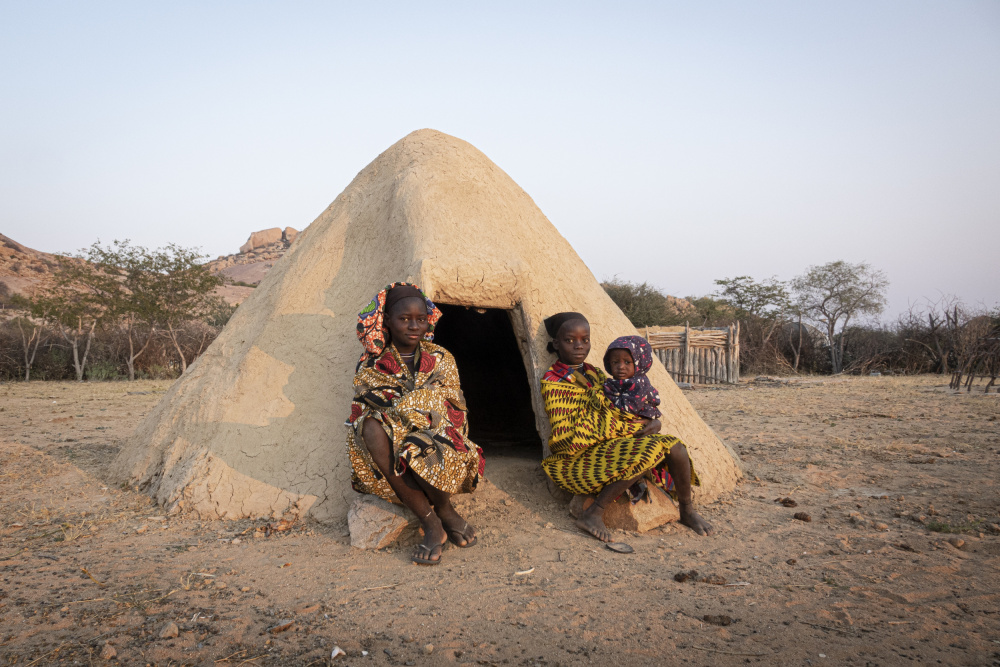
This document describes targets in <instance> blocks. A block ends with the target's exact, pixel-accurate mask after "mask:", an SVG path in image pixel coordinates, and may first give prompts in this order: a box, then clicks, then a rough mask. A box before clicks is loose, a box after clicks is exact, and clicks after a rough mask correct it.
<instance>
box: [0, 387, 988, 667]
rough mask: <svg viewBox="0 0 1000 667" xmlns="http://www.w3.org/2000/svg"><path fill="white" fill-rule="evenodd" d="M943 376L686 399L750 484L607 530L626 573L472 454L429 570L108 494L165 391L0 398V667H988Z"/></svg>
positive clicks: (963, 458) (396, 557) (959, 454)
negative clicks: (658, 522) (692, 507)
mask: <svg viewBox="0 0 1000 667" xmlns="http://www.w3.org/2000/svg"><path fill="white" fill-rule="evenodd" d="M945 384H946V383H945V381H944V380H943V379H942V378H939V377H919V378H906V379H896V378H888V377H886V378H854V379H846V380H827V381H825V382H799V383H793V384H778V383H774V384H772V383H764V382H761V383H745V384H741V385H740V386H738V387H731V388H719V389H710V388H699V389H695V390H692V391H689V392H687V395H688V397H689V398H690V400H691V401H692V403H693V404H694V406H695V407H696V408H697V409H698V411H699V412H700V413H701V414H702V415H703V417H704V418H705V420H706V421H707V422H708V423H709V424H710V425H711V426H712V427H713V428H714V429H716V431H718V433H719V434H720V435H721V436H722V437H723V438H725V439H726V440H727V442H729V443H730V444H731V445H733V447H734V448H735V449H736V450H737V451H739V453H740V454H741V456H742V457H743V460H744V463H745V465H746V467H747V473H748V475H747V478H746V481H744V482H743V483H742V484H741V485H740V486H739V488H738V489H737V490H736V492H735V493H733V494H732V495H731V496H730V497H728V498H727V499H725V500H723V501H721V502H718V503H714V504H712V505H709V506H706V507H704V508H702V509H703V512H704V514H705V516H706V517H707V518H708V519H709V520H710V521H711V522H712V523H713V524H714V525H715V526H716V528H717V533H716V535H715V536H713V537H709V538H699V537H697V536H695V535H694V534H693V533H691V532H690V531H688V530H687V529H686V528H684V527H682V526H676V525H670V526H667V527H665V528H661V529H656V530H654V531H652V532H649V533H646V534H643V535H632V534H619V537H618V539H620V540H622V541H625V542H628V543H629V544H631V545H632V546H633V547H634V548H635V553H634V554H631V555H622V554H616V553H613V552H611V551H608V550H606V549H605V548H604V547H603V545H602V544H600V543H598V542H597V541H595V540H593V539H591V538H589V537H586V536H583V535H581V534H578V533H577V532H576V531H575V530H574V527H573V524H572V520H571V519H570V518H569V517H568V515H567V513H566V511H565V507H564V506H562V505H560V504H559V503H557V502H556V501H554V500H553V499H551V498H550V497H549V495H548V493H547V492H546V490H545V485H544V483H543V478H542V475H541V472H540V469H539V468H538V465H537V460H538V453H537V452H530V451H528V452H525V451H517V450H500V451H493V452H488V456H489V459H488V463H487V476H488V477H489V483H487V484H484V486H483V487H482V488H481V489H480V490H479V491H477V493H476V494H475V495H473V496H467V497H465V498H464V499H463V501H462V503H461V505H460V508H461V509H462V511H463V512H465V513H466V514H467V516H468V518H469V519H470V521H471V522H472V523H474V524H475V525H476V526H477V527H478V529H479V533H480V540H479V544H478V545H477V546H475V547H474V548H471V549H458V548H455V547H448V548H446V550H445V552H444V562H443V564H442V565H440V566H438V567H433V568H427V567H419V566H416V565H412V564H411V563H410V562H409V559H408V554H409V551H410V549H409V547H408V546H406V545H401V546H397V547H394V548H390V549H387V550H384V551H381V552H364V551H359V550H357V549H354V548H352V547H351V546H350V545H349V538H348V536H347V535H346V531H345V528H344V527H343V526H324V525H319V524H315V523H309V522H305V523H303V524H301V525H300V524H295V525H292V526H291V527H290V528H289V529H288V530H284V531H277V530H272V528H283V527H285V526H282V525H278V524H275V525H273V526H271V527H270V528H269V527H268V524H267V522H264V521H257V522H254V521H239V522H220V521H199V520H197V519H195V518H192V517H186V516H169V517H168V516H164V514H163V513H162V511H161V510H160V509H159V508H157V507H156V506H154V505H152V504H151V503H150V501H149V499H148V498H147V497H145V496H144V495H142V494H140V493H136V492H134V491H132V490H129V489H120V488H113V487H112V486H111V485H109V484H108V483H107V481H106V480H104V479H103V471H104V470H105V468H106V467H107V464H108V462H109V461H110V460H111V459H112V458H113V456H114V454H115V452H116V451H117V442H118V440H119V439H120V438H121V437H122V436H124V435H125V434H126V433H128V432H129V430H130V429H132V428H134V426H135V425H136V423H137V422H138V420H139V419H140V418H141V417H142V415H143V414H144V413H146V412H147V411H148V410H150V409H151V408H152V406H153V405H154V404H155V403H156V401H157V400H158V399H159V397H160V396H161V395H162V393H163V391H164V390H165V389H166V384H165V383H155V382H136V383H130V384H128V383H107V384H83V385H77V384H73V383H41V382H32V383H30V384H24V383H16V384H5V385H0V665H48V664H83V665H90V664H128V665H146V664H150V665H279V664H280V665H325V664H331V661H330V655H331V651H332V650H333V648H334V646H339V647H341V648H342V649H343V650H344V651H345V652H346V656H341V657H338V658H337V659H336V661H335V664H338V665H358V666H364V665H433V664H481V665H501V664H502V665H577V664H611V663H614V664H618V665H653V664H697V665H728V664H745V663H751V664H754V663H757V664H768V665H786V664H787V665H810V664H811V665H824V664H829V665H835V664H837V665H839V664H850V665H895V664H908V663H916V664H947V665H984V664H985V665H989V664H994V665H996V664H1000V613H998V612H1000V594H998V587H1000V535H998V534H997V533H1000V527H997V526H996V524H997V523H1000V516H998V514H1000V496H998V491H997V479H998V473H1000V466H998V459H1000V456H998V454H1000V422H998V421H997V416H998V413H1000V397H998V396H997V395H995V394H994V395H989V396H984V395H982V394H978V393H976V394H971V395H969V394H964V393H963V394H960V395H956V394H953V393H951V392H949V391H948V390H947V389H946V387H945ZM330 446H331V448H332V449H333V450H334V451H335V452H338V453H339V452H340V451H341V448H342V447H343V445H342V444H341V443H340V441H339V439H338V441H337V442H332V443H331V445H330ZM788 497H790V498H792V499H793V500H794V501H795V502H796V503H797V506H796V507H785V506H784V505H782V504H780V503H777V502H775V499H777V498H788ZM797 512H804V513H807V514H809V515H810V518H811V521H809V522H804V521H800V520H796V519H794V518H793V515H794V514H795V513H797ZM415 539H416V537H415V536H410V538H409V543H412V542H413V541H414V540H415ZM949 539H953V540H954V543H955V544H958V545H960V546H958V547H956V546H953V544H952V543H950V542H949ZM692 569H693V570H697V572H698V573H699V574H698V576H696V577H693V578H692V579H689V580H688V581H685V582H683V583H681V582H678V581H675V578H674V577H675V575H676V574H677V573H680V572H684V571H689V570H692ZM707 575H709V576H707ZM703 578H707V579H709V580H715V581H717V582H720V583H715V584H713V583H705V582H702V581H698V579H703ZM723 581H724V582H725V585H722V584H721V582H723ZM706 617H707V618H708V621H706ZM169 623H174V624H176V626H177V632H178V635H177V636H176V637H166V638H161V637H160V634H161V631H162V630H163V628H164V627H165V626H167V625H168V624H169ZM727 623H728V625H727ZM168 634H172V633H168ZM102 653H103V655H104V656H109V655H111V654H112V653H114V654H115V656H114V657H113V658H111V659H110V660H106V659H105V658H104V657H101V656H102Z"/></svg>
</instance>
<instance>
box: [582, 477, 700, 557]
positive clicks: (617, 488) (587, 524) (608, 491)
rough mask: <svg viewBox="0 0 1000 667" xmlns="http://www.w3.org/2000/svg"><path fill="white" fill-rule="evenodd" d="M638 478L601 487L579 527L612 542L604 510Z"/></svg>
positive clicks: (584, 512)
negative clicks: (605, 521) (605, 522)
mask: <svg viewBox="0 0 1000 667" xmlns="http://www.w3.org/2000/svg"><path fill="white" fill-rule="evenodd" d="M689 477H690V475H689ZM638 479H639V477H635V478H633V479H623V480H619V481H617V482H612V483H611V484H608V485H607V486H606V487H604V488H603V489H601V492H600V493H598V494H597V498H596V499H595V500H594V502H593V503H592V504H591V505H590V507H588V508H587V509H585V510H584V511H583V514H581V515H580V518H579V519H577V520H576V525H577V527H578V528H582V529H583V530H585V531H587V532H588V533H590V534H591V535H593V536H594V537H596V538H597V539H599V540H601V541H602V542H610V541H611V531H610V530H608V527H607V526H605V525H604V510H605V508H607V506H608V505H610V504H611V503H613V502H615V500H617V499H618V496H620V495H621V494H623V493H625V489H627V488H628V487H630V486H632V485H633V484H635V482H636V480H638Z"/></svg>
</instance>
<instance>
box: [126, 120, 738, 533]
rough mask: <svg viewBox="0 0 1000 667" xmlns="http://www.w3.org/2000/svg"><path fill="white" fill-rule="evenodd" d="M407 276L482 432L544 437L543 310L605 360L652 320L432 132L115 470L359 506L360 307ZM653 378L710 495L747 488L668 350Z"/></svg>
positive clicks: (229, 337)
mask: <svg viewBox="0 0 1000 667" xmlns="http://www.w3.org/2000/svg"><path fill="white" fill-rule="evenodd" d="M395 280H409V281H413V282H416V283H418V284H419V285H420V286H421V287H423V289H424V290H425V291H426V292H427V294H428V296H430V297H431V298H432V299H433V300H434V301H435V302H436V303H438V304H440V305H441V306H442V310H443V311H444V317H443V318H442V320H441V323H440V325H439V329H438V332H437V340H436V342H439V343H441V344H443V345H444V346H445V347H447V348H449V349H450V350H451V351H452V352H453V353H454V354H455V356H456V361H457V362H458V366H459V371H460V373H461V374H462V385H463V388H464V391H465V393H466V397H467V400H468V403H469V407H470V425H471V426H472V428H473V429H474V430H473V433H472V436H473V437H474V438H475V437H476V436H477V434H476V430H475V429H479V432H480V434H485V433H488V432H490V431H503V432H506V433H507V434H508V435H509V434H523V433H526V432H530V433H531V434H533V435H534V436H535V437H537V438H540V440H539V441H538V443H539V444H538V446H539V447H544V444H543V443H544V442H545V441H546V439H547V436H548V422H547V420H546V417H545V413H544V411H543V409H542V404H541V397H540V394H539V379H540V378H541V375H542V373H543V372H544V371H545V369H547V368H548V366H549V365H550V363H551V362H552V361H553V357H552V355H551V354H549V353H548V352H546V349H545V347H546V342H547V341H548V338H547V336H546V335H545V330H544V326H543V324H542V320H543V318H545V317H547V316H548V315H550V314H552V313H554V312H557V311H562V310H580V311H583V312H584V313H585V314H586V315H587V317H588V318H590V321H591V324H592V332H593V350H594V351H593V352H592V353H591V358H590V360H591V361H592V362H596V363H600V357H601V355H602V352H603V350H604V349H605V348H606V346H607V345H608V344H609V343H610V342H611V340H612V339H614V338H615V337H616V336H620V335H625V334H632V333H635V329H634V328H633V327H632V325H631V324H630V323H629V321H628V319H627V318H626V317H625V316H624V315H623V314H622V312H621V311H620V310H619V309H618V308H617V307H616V306H615V304H614V303H613V302H612V301H611V299H610V298H609V297H608V296H607V295H606V294H605V292H604V290H603V289H602V288H601V286H600V284H599V283H598V281H597V280H596V279H595V278H594V276H593V275H592V274H591V273H590V271H589V270H588V269H587V267H586V266H585V265H584V263H583V261H582V260H581V259H580V258H579V257H578V256H577V254H576V252H574V251H573V248H572V247H570V245H569V243H568V242H567V241H566V240H565V239H564V238H563V237H562V236H561V235H560V234H559V232H558V231H556V229H555V227H553V225H552V224H551V223H550V222H549V221H548V220H547V219H546V218H545V216H544V215H543V214H542V212H541V211H540V210H539V209H538V207H537V206H536V205H535V203H534V202H533V201H532V199H531V197H529V196H528V194H527V193H525V192H524V190H522V189H521V188H520V187H518V185H517V184H516V183H515V182H514V181H513V180H512V179H511V178H510V177H509V176H508V175H507V174H506V173H504V172H503V171H502V170H501V169H500V168H499V167H497V166H496V165H495V164H493V162H491V161H490V160H489V159H488V158H487V157H486V156H485V155H483V154H482V153H481V152H480V151H478V150H477V149H476V148H474V147H473V146H472V145H470V144H468V143H466V142H464V141H461V140H460V139H456V138H455V137H451V136H448V135H446V134H442V133H440V132H436V131H433V130H420V131H417V132H414V133H412V134H410V135H408V136H406V137H404V138H403V139H402V140H400V141H399V142H397V143H396V144H394V145H393V146H391V147H390V148H389V149H388V150H386V151H385V152H384V153H382V154H381V155H379V156H378V157H377V158H376V159H375V160H374V161H373V162H372V163H371V164H369V165H368V166H367V167H365V169H364V170H362V171H361V173H359V174H358V175H357V177H355V179H354V180H353V181H352V182H351V184H350V185H348V186H347V189H345V190H344V191H343V192H342V193H341V194H340V196H339V197H337V199H336V200H335V201H334V202H333V203H332V204H331V205H330V206H329V207H328V208H327V209H326V210H325V211H324V212H323V213H322V214H321V215H320V216H319V217H318V218H317V219H316V220H315V221H314V222H313V223H312V224H311V225H310V226H309V227H308V228H307V229H306V230H305V231H304V232H302V233H301V234H300V235H299V238H298V239H297V241H296V243H295V244H294V245H292V247H291V248H290V249H289V251H288V252H287V253H286V254H285V255H284V257H282V258H281V259H280V260H279V261H278V262H277V263H276V264H275V266H274V268H273V269H272V270H271V271H270V272H269V273H268V274H267V276H266V277H265V278H264V280H263V281H262V282H261V283H260V285H259V286H258V287H257V289H256V290H254V293H253V294H252V295H251V296H250V297H249V298H248V299H247V300H246V301H245V302H244V303H243V304H242V305H241V306H240V308H239V310H237V312H236V314H235V315H234V316H233V318H232V320H231V321H230V322H229V324H228V325H227V327H226V328H225V330H224V331H223V332H222V334H221V335H220V336H219V337H218V339H216V341H215V342H214V343H213V344H212V345H211V347H209V349H208V350H207V351H206V352H205V353H204V354H203V355H202V356H201V358H200V359H198V361H197V362H196V363H195V364H193V365H192V366H191V367H190V368H189V369H188V371H187V372H186V373H185V374H184V376H183V377H181V378H180V379H179V380H178V381H177V382H176V383H174V385H173V386H172V387H171V388H170V389H169V390H168V391H167V393H166V395H165V396H164V397H163V399H162V400H161V401H160V403H159V404H158V405H157V406H156V408H155V409H154V410H153V411H152V412H151V413H150V414H149V415H148V416H147V417H146V419H145V420H144V421H143V422H142V424H141V425H140V426H139V428H138V429H137V430H136V431H135V433H134V434H133V435H132V436H131V437H130V438H129V439H128V440H127V441H126V443H125V445H124V447H123V449H122V451H121V453H120V454H119V456H118V457H117V459H116V460H115V462H114V464H113V468H112V475H113V476H114V477H116V478H117V479H118V480H120V481H127V482H128V483H129V484H132V485H135V486H138V487H139V488H141V489H143V490H145V491H147V492H148V493H150V494H151V495H152V496H153V497H154V498H155V499H156V500H157V502H159V503H160V504H162V505H163V506H165V507H166V508H167V509H168V510H170V511H190V512H194V513H197V514H198V515H200V516H202V517H206V518H209V517H210V518H227V519H236V518H244V517H265V516H275V515H280V514H282V513H285V512H288V511H292V512H297V513H299V514H310V515H311V516H313V517H314V518H316V519H318V520H321V521H334V522H336V521H343V520H344V518H345V515H346V511H347V508H348V507H349V505H350V503H351V502H352V501H353V499H354V498H355V497H356V494H355V493H354V492H353V491H352V490H351V488H350V484H349V480H350V463H349V462H348V459H347V455H346V451H345V445H344V439H345V431H344V428H345V427H344V425H343V424H344V420H345V418H346V417H347V411H348V407H349V402H350V399H351V396H352V387H351V378H352V377H353V373H354V368H355V364H356V363H357V360H358V356H359V354H360V351H361V348H360V345H359V343H358V341H357V339H356V337H355V324H356V314H357V311H358V310H359V309H360V308H362V307H363V306H364V305H365V304H366V303H367V302H368V300H369V299H370V297H371V295H372V294H374V293H375V292H376V291H378V289H380V288H381V287H383V286H384V285H386V284H387V283H389V282H391V281H395ZM498 369H502V372H498ZM650 376H651V379H652V381H653V383H654V384H655V385H656V386H657V387H658V388H659V389H660V392H661V395H662V399H663V404H664V405H663V412H664V415H665V418H664V428H665V431H667V432H672V433H676V434H678V435H679V436H681V437H682V438H683V439H684V440H685V441H686V442H687V443H688V445H689V447H690V449H691V453H692V456H693V458H694V461H695V465H696V466H697V467H698V470H699V472H700V473H701V476H702V479H703V480H704V485H703V486H702V487H701V488H700V489H699V490H698V496H699V499H700V500H702V501H706V500H711V499H714V498H716V497H717V496H718V495H719V494H721V493H724V492H726V491H728V490H730V489H732V488H733V486H734V485H735V483H736V480H737V478H738V477H739V475H740V472H739V466H738V461H737V459H736V457H735V455H734V454H733V453H732V452H731V451H730V450H729V449H728V448H727V447H726V446H725V445H724V444H723V443H722V442H721V441H720V440H719V439H718V438H717V437H716V436H715V434H714V433H713V432H712V430H711V429H710V428H709V427H708V426H707V425H706V424H705V423H704V422H703V421H702V420H701V419H700V418H699V416H698V415H697V414H696V413H695V411H694V409H693V408H692V407H691V405H690V404H689V403H688V401H687V400H686V399H685V398H684V396H683V395H682V393H681V392H680V390H679V389H677V387H676V385H674V383H673V381H672V380H671V379H670V377H669V375H668V374H667V373H666V371H665V370H664V369H663V366H662V365H660V364H659V362H656V363H655V366H654V368H653V370H652V372H651V373H650ZM486 453H487V457H489V449H488V448H487V452H486ZM487 461H488V458H487ZM487 466H488V463H487ZM488 475H489V468H488V467H487V476H488Z"/></svg>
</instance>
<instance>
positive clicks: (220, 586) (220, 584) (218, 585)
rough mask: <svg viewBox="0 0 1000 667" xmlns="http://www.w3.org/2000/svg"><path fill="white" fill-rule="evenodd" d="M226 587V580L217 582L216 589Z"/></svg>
mask: <svg viewBox="0 0 1000 667" xmlns="http://www.w3.org/2000/svg"><path fill="white" fill-rule="evenodd" d="M225 587H226V582H224V581H217V582H215V590H217V591H221V590H222V589H223V588H225Z"/></svg>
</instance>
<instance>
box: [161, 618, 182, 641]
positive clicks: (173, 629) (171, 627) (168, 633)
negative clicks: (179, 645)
mask: <svg viewBox="0 0 1000 667" xmlns="http://www.w3.org/2000/svg"><path fill="white" fill-rule="evenodd" d="M180 632H181V630H180V628H178V627H177V624H176V623H173V622H170V623H167V624H166V625H164V626H163V627H162V628H160V639H173V638H174V637H176V636H177V635H179V634H180Z"/></svg>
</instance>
